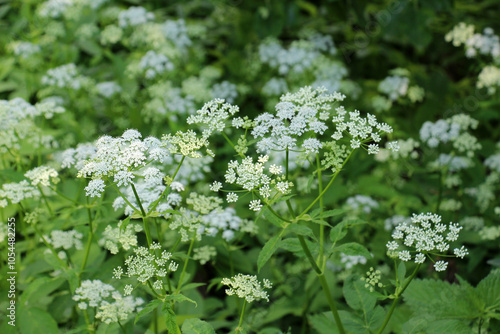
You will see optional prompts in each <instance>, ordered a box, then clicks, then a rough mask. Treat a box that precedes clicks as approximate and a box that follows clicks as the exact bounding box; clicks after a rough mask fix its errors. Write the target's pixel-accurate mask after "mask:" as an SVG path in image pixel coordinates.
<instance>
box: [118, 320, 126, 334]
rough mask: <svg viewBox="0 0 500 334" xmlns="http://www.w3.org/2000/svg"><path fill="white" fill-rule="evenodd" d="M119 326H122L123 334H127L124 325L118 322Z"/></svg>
mask: <svg viewBox="0 0 500 334" xmlns="http://www.w3.org/2000/svg"><path fill="white" fill-rule="evenodd" d="M118 326H120V328H121V330H122V332H123V334H127V331H126V330H125V328H124V327H123V325H122V324H121V323H120V320H118Z"/></svg>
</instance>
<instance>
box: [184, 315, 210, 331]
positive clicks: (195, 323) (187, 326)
mask: <svg viewBox="0 0 500 334" xmlns="http://www.w3.org/2000/svg"><path fill="white" fill-rule="evenodd" d="M181 331H182V334H215V330H214V329H213V327H212V326H210V324H209V323H208V322H205V321H203V320H200V319H196V318H191V319H186V320H185V321H184V323H183V324H182V329H181Z"/></svg>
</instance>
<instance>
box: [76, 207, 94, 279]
mask: <svg viewBox="0 0 500 334" xmlns="http://www.w3.org/2000/svg"><path fill="white" fill-rule="evenodd" d="M85 198H86V200H87V217H88V219H89V238H88V239H87V245H86V246H85V255H84V257H83V262H82V267H81V268H80V273H78V285H80V283H81V280H82V278H81V275H82V273H83V271H84V270H85V266H86V265H87V259H88V257H89V253H90V245H91V244H92V238H93V236H94V227H93V225H92V213H91V212H90V207H89V198H88V197H85Z"/></svg>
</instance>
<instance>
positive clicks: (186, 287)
mask: <svg viewBox="0 0 500 334" xmlns="http://www.w3.org/2000/svg"><path fill="white" fill-rule="evenodd" d="M204 285H207V283H189V284H186V285H183V286H182V288H181V291H187V290H192V289H196V288H197V287H199V286H204Z"/></svg>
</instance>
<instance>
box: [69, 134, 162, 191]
mask: <svg viewBox="0 0 500 334" xmlns="http://www.w3.org/2000/svg"><path fill="white" fill-rule="evenodd" d="M141 137H142V135H141V134H140V133H139V132H138V131H137V130H127V131H125V132H124V133H123V135H122V136H121V137H116V138H113V137H110V136H103V137H101V138H99V139H98V140H97V142H96V147H97V151H96V153H95V154H94V155H93V156H92V157H91V158H90V159H89V160H87V161H86V162H85V164H84V166H83V167H82V168H81V169H80V171H79V172H78V177H92V180H91V181H90V182H89V184H88V186H87V187H86V188H85V190H86V193H87V196H91V197H95V196H97V197H100V196H101V194H102V192H103V191H104V185H105V182H104V179H106V178H111V177H114V179H113V182H116V185H117V186H118V187H120V186H122V185H123V186H127V185H129V184H132V183H134V182H133V179H134V178H135V175H134V174H133V171H138V170H140V169H141V168H143V167H145V166H146V165H147V164H149V163H151V162H152V161H158V162H162V161H164V160H165V158H166V156H167V155H168V151H167V150H166V149H165V148H163V147H161V142H160V140H158V139H157V138H154V137H148V138H146V139H144V140H141V139H140V138H141Z"/></svg>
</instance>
